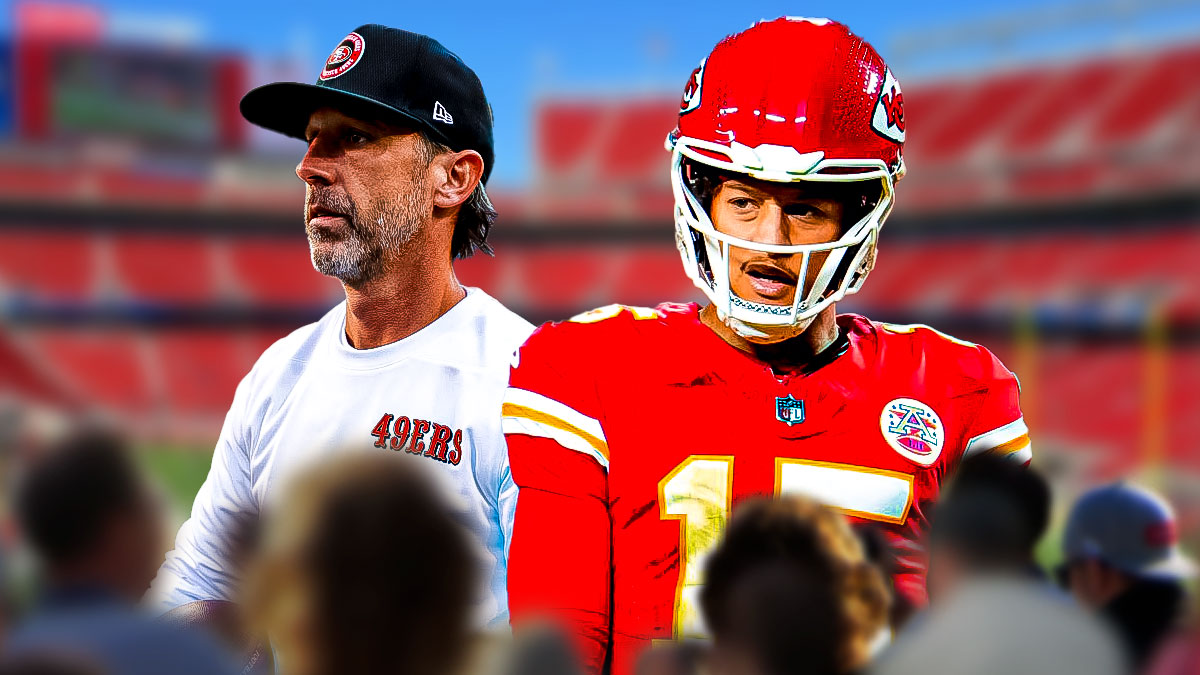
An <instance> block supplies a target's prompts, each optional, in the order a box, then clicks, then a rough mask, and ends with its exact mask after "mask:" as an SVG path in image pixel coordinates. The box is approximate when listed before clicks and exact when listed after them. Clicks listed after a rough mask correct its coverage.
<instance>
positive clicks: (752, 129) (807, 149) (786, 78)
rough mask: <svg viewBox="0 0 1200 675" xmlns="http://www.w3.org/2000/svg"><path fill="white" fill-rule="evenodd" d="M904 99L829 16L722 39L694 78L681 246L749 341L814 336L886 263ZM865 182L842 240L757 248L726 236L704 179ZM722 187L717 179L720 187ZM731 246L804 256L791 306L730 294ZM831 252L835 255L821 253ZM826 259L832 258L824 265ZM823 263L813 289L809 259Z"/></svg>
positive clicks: (679, 202)
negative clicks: (879, 250) (819, 323)
mask: <svg viewBox="0 0 1200 675" xmlns="http://www.w3.org/2000/svg"><path fill="white" fill-rule="evenodd" d="M903 146H904V99H903V96H902V95H901V94H900V84H899V83H898V82H897V81H896V78H895V77H894V76H893V75H892V73H891V71H890V70H889V69H888V67H887V65H886V64H885V63H884V62H883V59H882V58H880V56H879V54H878V53H876V52H875V50H874V49H873V48H872V47H871V45H869V44H867V43H866V42H865V41H864V40H862V38H859V37H858V36H856V35H854V34H853V33H851V32H850V30H849V29H848V28H846V27H845V26H844V25H842V24H840V23H837V22H834V21H830V20H829V19H808V18H794V17H787V18H781V19H776V20H774V21H763V22H760V23H758V24H755V25H754V26H752V27H750V28H749V29H747V30H745V31H743V32H741V33H738V34H736V35H732V36H729V37H727V38H725V39H724V40H722V41H721V42H720V43H719V44H718V45H717V46H716V47H715V48H714V49H713V51H712V53H711V54H709V56H708V58H706V59H705V60H704V61H702V62H701V64H700V67H699V68H697V69H696V70H695V71H693V72H692V75H691V77H690V78H689V79H688V82H687V85H686V87H685V88H684V92H683V100H682V102H681V103H680V108H679V126H678V127H677V128H676V129H675V130H674V131H673V132H671V134H670V135H669V136H668V137H667V149H668V150H671V151H672V164H671V167H672V188H673V190H674V193H675V232H676V241H677V244H678V246H679V250H680V253H681V255H682V256H683V262H684V267H685V268H686V270H687V273H688V276H689V277H691V279H692V281H694V282H695V283H696V285H697V286H698V287H699V288H700V289H701V290H703V291H704V293H705V294H706V295H707V296H708V298H709V299H710V300H711V301H712V302H713V304H714V305H715V307H716V308H717V310H718V314H720V316H721V318H722V320H723V321H725V322H726V323H727V324H728V325H729V326H730V327H732V328H733V329H734V330H736V331H737V332H738V333H739V334H741V335H743V336H745V337H747V338H749V339H752V340H755V341H761V342H773V341H777V340H781V339H786V338H787V337H791V336H793V335H795V334H797V333H799V332H800V331H802V330H803V329H804V328H805V327H806V326H807V325H808V324H809V323H810V322H811V321H812V319H813V318H814V317H815V316H816V315H817V314H818V313H820V311H821V310H822V309H824V308H825V307H828V306H829V305H830V304H832V303H834V302H837V301H838V300H840V299H841V298H842V297H844V296H846V295H849V294H851V293H854V292H856V291H857V290H858V289H859V288H860V287H861V286H862V282H863V280H864V279H865V278H866V276H867V273H868V272H870V271H871V267H872V266H873V265H874V262H875V245H876V242H877V240H878V236H879V228H880V227H881V226H882V225H883V221H884V219H885V218H886V217H887V215H888V213H889V212H890V211H891V208H892V204H893V188H894V185H895V182H896V181H897V180H899V179H900V177H901V176H903V174H904V160H903V158H902V156H901V150H902V148H903ZM728 174H742V175H745V176H750V177H751V178H756V179H760V180H768V181H779V182H797V181H814V182H837V183H842V184H847V183H857V184H858V185H859V186H861V187H862V194H863V202H862V204H861V208H859V206H860V205H857V204H855V205H853V206H854V207H855V208H851V209H847V213H848V214H853V215H852V216H849V217H845V220H846V221H847V222H844V223H843V227H842V230H841V236H840V238H839V239H837V240H836V241H833V242H830V243H826V244H816V245H778V244H767V243H761V242H754V241H747V240H743V239H738V238H735V237H731V236H729V235H727V234H724V233H721V232H718V231H717V230H716V229H715V228H714V227H713V223H712V220H711V219H710V217H709V214H708V210H707V207H708V204H706V203H705V202H706V200H707V199H708V198H709V197H710V196H711V195H707V196H706V195H705V194H704V192H705V190H704V189H703V188H702V187H700V186H701V185H702V184H703V181H702V180H701V177H702V176H705V175H708V176H714V175H716V176H720V175H728ZM709 184H710V185H711V181H710V182H709ZM730 247H742V248H746V249H751V250H754V251H759V252H763V253H768V254H792V255H802V256H804V257H803V262H802V269H803V270H804V271H803V272H802V273H801V274H800V275H799V280H798V282H797V283H798V285H797V288H796V293H795V299H794V300H793V301H792V303H791V305H790V306H789V305H769V304H763V303H759V302H751V301H749V300H746V299H745V298H742V297H740V296H738V295H737V294H736V293H734V292H733V291H732V290H731V288H730V283H729V252H730ZM821 252H827V253H825V254H823V255H816V256H815V257H814V254H819V253H821ZM822 257H823V258H824V261H823V262H821V258H822ZM810 262H815V263H816V264H821V265H822V267H821V269H820V271H819V273H818V274H817V276H816V279H815V283H813V284H811V286H810V285H809V284H808V282H807V281H806V279H807V277H808V275H807V274H806V273H807V271H808V269H809V263H810Z"/></svg>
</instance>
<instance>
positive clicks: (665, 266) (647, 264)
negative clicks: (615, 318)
mask: <svg viewBox="0 0 1200 675" xmlns="http://www.w3.org/2000/svg"><path fill="white" fill-rule="evenodd" d="M614 258H615V259H614V260H613V266H614V267H615V268H616V269H617V270H618V271H617V272H616V274H617V279H616V284H615V285H614V286H613V289H612V292H611V293H610V297H611V298H612V300H613V302H618V303H621V304H625V305H644V306H648V307H653V306H655V305H657V304H659V303H662V302H688V301H691V300H699V299H701V298H702V297H703V296H702V294H701V292H700V289H698V288H696V287H695V286H694V285H693V284H692V282H691V280H690V279H688V277H687V275H686V274H685V273H684V270H683V264H682V263H681V262H680V259H679V253H678V252H677V251H676V250H675V249H672V248H667V247H665V246H664V247H658V246H655V247H654V248H653V249H649V248H647V249H640V248H639V249H634V250H631V251H628V252H625V253H622V254H621V255H620V257H619V258H616V256H614Z"/></svg>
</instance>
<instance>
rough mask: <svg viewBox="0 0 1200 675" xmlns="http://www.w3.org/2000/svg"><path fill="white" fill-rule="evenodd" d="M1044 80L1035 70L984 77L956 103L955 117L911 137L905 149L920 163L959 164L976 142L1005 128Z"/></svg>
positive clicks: (1041, 74)
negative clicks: (920, 134)
mask: <svg viewBox="0 0 1200 675" xmlns="http://www.w3.org/2000/svg"><path fill="white" fill-rule="evenodd" d="M1045 80H1046V76H1045V75H1044V74H1043V73H1040V72H1034V71H1021V72H1018V73H1011V74H1005V75H998V76H993V77H990V78H987V79H985V80H984V81H982V82H981V83H980V84H978V85H976V86H975V87H974V88H973V89H971V91H970V93H969V94H967V95H965V96H964V97H963V98H962V99H960V100H959V101H958V102H957V103H956V105H955V108H954V110H955V114H954V115H952V116H948V117H947V118H946V119H944V120H943V121H942V124H940V125H939V126H938V127H937V129H936V130H935V131H933V132H932V133H930V134H928V135H925V136H917V135H915V134H914V136H913V141H914V142H913V144H912V145H910V146H909V147H906V148H905V149H906V150H909V151H910V152H912V154H913V156H914V157H920V158H921V159H923V160H935V159H936V160H939V161H950V160H957V161H962V160H963V159H964V157H963V156H964V155H965V154H966V153H967V152H968V151H969V150H970V149H971V148H972V147H973V146H974V144H975V143H977V142H979V141H980V140H981V139H982V138H983V137H984V136H986V135H988V134H994V133H996V132H997V130H998V129H1002V128H1004V126H1005V124H1007V123H1008V122H1009V121H1010V118H1011V116H1012V115H1013V114H1015V113H1016V111H1017V110H1018V109H1019V106H1020V104H1021V102H1022V101H1025V100H1027V98H1028V96H1030V94H1031V92H1034V91H1037V90H1038V89H1039V88H1040V87H1041V86H1043V85H1044V84H1045Z"/></svg>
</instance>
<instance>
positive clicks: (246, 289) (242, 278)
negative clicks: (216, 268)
mask: <svg viewBox="0 0 1200 675" xmlns="http://www.w3.org/2000/svg"><path fill="white" fill-rule="evenodd" d="M228 251H229V256H230V260H231V262H232V268H233V276H234V279H235V281H234V284H235V286H236V288H237V289H238V291H239V292H240V293H242V294H244V295H245V296H247V298H248V299H249V300H251V301H253V302H257V303H263V304H268V305H272V304H274V305H280V304H282V305H325V304H331V303H330V300H331V299H334V298H337V297H338V296H340V295H341V293H342V288H341V285H340V284H339V283H338V282H337V280H335V279H331V278H329V277H326V276H323V275H322V274H321V273H320V272H317V271H316V270H315V269H313V266H312V259H311V258H310V257H309V251H308V243H307V242H306V241H305V240H304V236H303V234H300V233H296V234H295V235H294V236H288V237H270V238H251V239H235V240H231V241H229V243H228Z"/></svg>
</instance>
